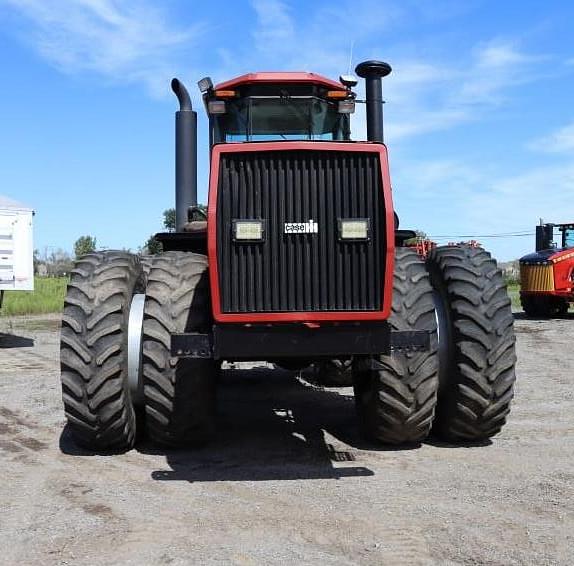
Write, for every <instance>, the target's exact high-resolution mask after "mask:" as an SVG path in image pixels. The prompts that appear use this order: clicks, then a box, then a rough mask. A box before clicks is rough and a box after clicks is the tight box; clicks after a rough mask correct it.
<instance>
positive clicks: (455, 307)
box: [61, 61, 516, 450]
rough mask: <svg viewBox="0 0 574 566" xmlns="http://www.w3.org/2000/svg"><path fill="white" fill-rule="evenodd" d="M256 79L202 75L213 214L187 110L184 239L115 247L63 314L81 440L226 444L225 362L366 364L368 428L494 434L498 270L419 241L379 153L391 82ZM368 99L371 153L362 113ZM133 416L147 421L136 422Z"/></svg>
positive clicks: (503, 411)
mask: <svg viewBox="0 0 574 566" xmlns="http://www.w3.org/2000/svg"><path fill="white" fill-rule="evenodd" d="M356 72H357V74H358V75H359V76H360V77H363V78H364V79H365V81H366V100H365V101H359V100H357V99H356V94H355V92H354V91H353V87H355V86H356V84H357V80H356V79H355V78H354V77H352V76H343V77H341V78H340V80H339V81H334V80H331V79H328V78H325V77H322V76H320V75H317V74H314V73H301V72H284V73H277V72H273V73H253V74H247V75H243V76H240V77H238V78H235V79H232V80H229V81H226V82H223V83H221V84H218V85H216V86H214V85H213V84H212V81H211V80H210V79H209V78H205V79H202V80H201V81H200V82H199V88H200V90H201V92H202V95H203V101H204V104H205V108H206V111H207V115H208V119H209V137H210V164H211V169H210V180H209V205H208V213H207V215H206V217H203V218H202V217H201V211H200V210H199V209H198V207H197V198H196V195H197V183H196V163H197V162H196V159H197V157H196V142H197V140H196V121H197V116H196V113H195V112H194V111H193V109H192V104H191V100H190V97H189V94H188V92H187V90H186V88H185V87H184V85H183V84H182V83H181V82H180V81H178V80H177V79H174V80H173V81H172V88H173V91H174V92H175V94H176V95H177V97H178V99H179V103H180V109H179V111H178V112H177V113H176V217H177V230H176V231H175V232H172V233H163V234H158V235H157V238H158V239H159V240H160V241H161V243H162V245H163V249H164V251H163V253H161V254H159V255H157V256H153V257H146V258H140V257H138V256H137V255H134V254H131V253H127V252H120V251H102V252H98V253H92V254H88V255H86V256H85V257H83V258H81V259H80V260H79V261H78V262H77V264H76V266H75V269H74V270H73V272H72V275H71V280H70V283H69V287H68V292H67V297H66V303H65V309H64V315H63V319H62V338H61V340H62V345H61V368H62V390H63V399H64V405H65V411H66V415H67V419H68V423H69V427H70V429H71V431H72V433H73V435H74V437H75V439H76V440H77V442H78V443H80V444H82V445H84V446H87V447H88V448H90V449H93V450H125V449H129V448H131V447H132V446H133V444H134V442H135V439H136V427H137V428H140V427H144V429H145V431H146V432H147V434H148V435H149V436H150V437H151V438H152V439H153V440H154V441H156V442H158V443H161V444H163V445H168V446H180V445H184V444H197V443H203V442H205V441H206V440H207V439H208V438H209V437H211V435H212V434H213V433H214V431H215V427H216V418H215V414H216V413H215V399H216V395H215V389H216V384H217V372H218V370H219V368H220V365H221V363H222V361H224V360H227V361H243V360H267V361H269V362H272V363H275V364H277V365H279V366H282V367H286V368H290V369H300V368H304V367H307V366H309V365H311V364H313V365H315V366H316V367H321V364H324V363H325V362H329V361H330V360H339V361H341V360H343V361H344V362H345V363H346V364H347V365H349V364H350V365H351V367H352V370H351V371H352V379H353V386H354V393H355V401H356V407H357V412H358V417H359V422H360V425H361V427H362V430H363V431H364V433H365V434H366V435H367V436H368V437H370V438H372V439H374V440H375V441H377V442H381V443H387V444H403V443H407V444H408V443H418V442H420V441H422V440H423V439H425V438H426V437H427V435H428V434H429V432H430V430H431V427H433V428H434V430H435V431H436V433H437V434H438V435H440V436H441V437H442V438H446V439H449V440H451V441H462V442H468V441H480V440H483V439H485V438H488V437H490V436H492V435H494V434H496V433H497V432H498V431H500V429H501V427H502V426H503V424H504V422H505V420H506V416H507V414H508V412H509V405H510V402H511V399H512V396H513V385H514V380H515V373H514V366H515V359H516V358H515V350H514V343H515V337H514V330H513V318H512V313H511V308H510V300H509V298H508V295H507V292H506V287H505V284H504V281H503V277H502V274H501V272H500V270H499V269H498V267H497V265H496V262H495V261H494V259H492V258H491V256H490V254H488V253H487V252H485V251H484V250H482V249H479V248H475V249H473V248H468V247H436V248H434V249H433V250H431V251H430V253H429V256H428V258H427V260H426V262H425V260H423V259H422V258H420V257H419V255H418V254H417V253H416V251H415V250H413V249H410V248H407V247H405V246H404V243H405V241H406V240H408V239H410V238H413V237H414V236H415V233H414V231H412V230H401V229H399V226H398V216H397V215H396V214H395V212H394V208H393V200H392V192H391V182H390V177H389V166H388V161H387V148H386V146H385V145H384V144H383V100H382V77H384V76H386V75H388V74H389V73H390V72H391V67H390V65H388V64H387V63H382V62H379V61H366V62H364V63H361V64H360V65H358V66H357V68H356ZM360 102H365V103H366V116H367V141H353V140H351V127H350V116H351V114H352V113H353V111H354V109H355V105H356V104H357V103H360ZM136 412H138V413H140V414H141V418H138V419H137V423H136Z"/></svg>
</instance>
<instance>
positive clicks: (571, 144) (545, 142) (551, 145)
mask: <svg viewBox="0 0 574 566" xmlns="http://www.w3.org/2000/svg"><path fill="white" fill-rule="evenodd" d="M529 147H530V149H533V150H535V151H545V152H549V153H568V154H571V155H574V122H572V123H571V124H567V125H566V126H564V127H562V128H560V129H558V130H556V131H555V132H552V133H551V134H550V135H548V136H545V137H543V138H541V139H538V140H536V141H532V142H531V143H530V144H529Z"/></svg>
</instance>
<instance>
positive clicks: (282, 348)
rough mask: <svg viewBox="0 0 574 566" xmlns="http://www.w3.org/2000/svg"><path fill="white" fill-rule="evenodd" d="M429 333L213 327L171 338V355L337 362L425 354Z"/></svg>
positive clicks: (363, 326) (365, 327)
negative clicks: (396, 353) (395, 353)
mask: <svg viewBox="0 0 574 566" xmlns="http://www.w3.org/2000/svg"><path fill="white" fill-rule="evenodd" d="M429 347H430V334H429V333H428V332H426V331H405V332H395V331H391V329H390V326H389V324H388V323H386V322H380V323H355V324H349V323H347V324H332V325H321V326H319V325H305V324H282V325H263V324H260V325H235V324H233V325H231V324H226V325H215V326H214V327H213V331H212V332H211V333H203V334H201V333H187V334H173V335H172V337H171V355H172V356H173V357H186V358H213V359H218V360H223V359H225V360H272V359H285V358H310V359H315V358H337V357H348V356H369V355H376V354H389V353H391V352H392V351H396V350H401V351H407V350H408V351H426V350H428V349H429Z"/></svg>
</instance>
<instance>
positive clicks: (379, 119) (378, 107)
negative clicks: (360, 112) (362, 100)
mask: <svg viewBox="0 0 574 566" xmlns="http://www.w3.org/2000/svg"><path fill="white" fill-rule="evenodd" d="M391 71H392V68H391V66H390V65H389V64H388V63H383V62H382V61H364V62H363V63H359V64H358V65H357V66H356V68H355V73H357V75H359V77H361V78H363V79H365V93H366V99H367V139H368V140H369V141H375V142H382V141H384V139H383V81H382V78H383V77H386V76H387V75H388V74H390V72H391Z"/></svg>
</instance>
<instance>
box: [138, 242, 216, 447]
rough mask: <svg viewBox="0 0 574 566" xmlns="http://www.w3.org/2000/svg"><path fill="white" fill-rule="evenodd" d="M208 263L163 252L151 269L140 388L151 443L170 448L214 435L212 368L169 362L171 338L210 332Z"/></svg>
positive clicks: (184, 254) (176, 360) (198, 257)
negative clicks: (142, 394) (180, 334)
mask: <svg viewBox="0 0 574 566" xmlns="http://www.w3.org/2000/svg"><path fill="white" fill-rule="evenodd" d="M211 320H212V317H211V302H210V296H209V281H208V277H207V258H206V257H205V256H203V255H199V254H194V253H188V252H165V253H162V254H160V255H157V256H155V257H154V258H153V259H152V261H151V264H150V267H149V274H148V283H147V288H146V299H145V308H144V324H143V384H144V397H145V403H146V427H147V431H148V434H149V436H150V438H151V439H152V440H154V441H156V442H158V443H159V444H162V445H164V446H168V447H179V446H184V445H199V444H203V443H205V442H206V441H207V440H209V438H210V437H211V436H212V434H213V433H214V430H215V387H216V380H217V372H216V366H215V364H214V362H213V361H212V360H210V359H190V358H172V356H171V353H170V350H171V335H172V334H174V333H181V332H205V331H210V330H211V328H210V325H211Z"/></svg>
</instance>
